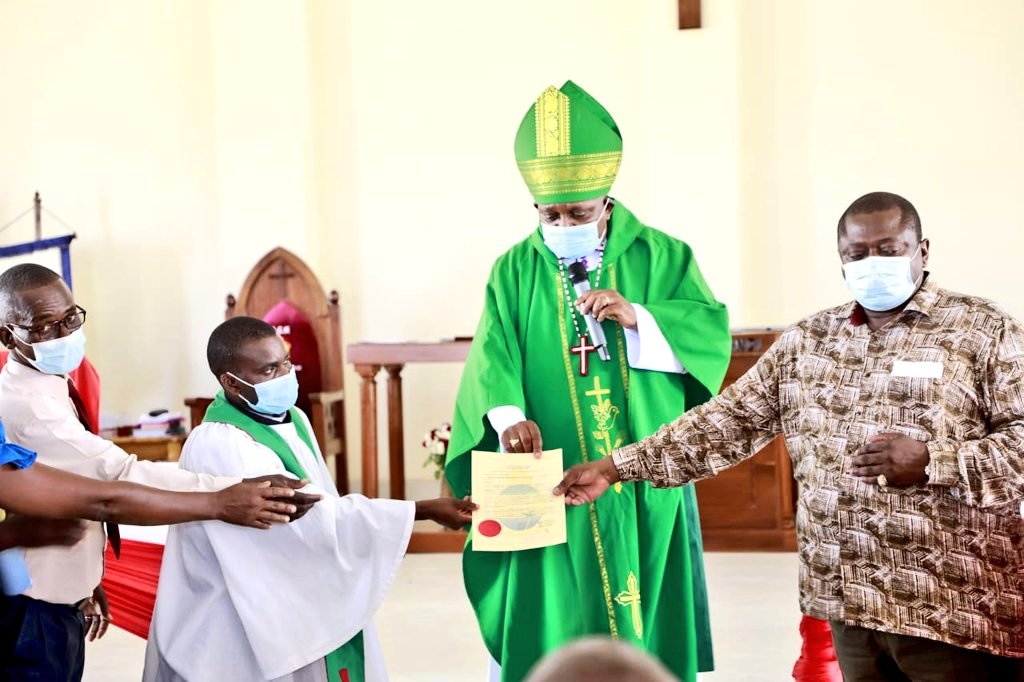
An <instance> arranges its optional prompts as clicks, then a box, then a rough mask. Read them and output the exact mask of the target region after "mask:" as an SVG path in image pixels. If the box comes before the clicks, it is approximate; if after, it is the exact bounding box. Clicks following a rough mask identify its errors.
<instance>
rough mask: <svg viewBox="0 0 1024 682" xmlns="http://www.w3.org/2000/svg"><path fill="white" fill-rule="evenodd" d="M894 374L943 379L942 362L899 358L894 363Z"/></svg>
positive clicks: (896, 375)
mask: <svg viewBox="0 0 1024 682" xmlns="http://www.w3.org/2000/svg"><path fill="white" fill-rule="evenodd" d="M892 376H894V377H915V378H920V379H941V378H942V363H941V362H934V361H923V362H911V361H909V360H897V361H895V362H894V363H893V364H892Z"/></svg>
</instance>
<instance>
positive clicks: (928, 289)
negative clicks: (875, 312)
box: [840, 270, 939, 327]
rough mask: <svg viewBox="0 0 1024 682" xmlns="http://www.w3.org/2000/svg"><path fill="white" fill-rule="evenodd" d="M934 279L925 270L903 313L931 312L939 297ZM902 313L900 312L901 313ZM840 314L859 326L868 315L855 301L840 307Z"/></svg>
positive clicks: (864, 321)
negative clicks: (922, 279) (922, 278)
mask: <svg viewBox="0 0 1024 682" xmlns="http://www.w3.org/2000/svg"><path fill="white" fill-rule="evenodd" d="M934 280H935V278H934V277H932V276H931V273H930V272H928V271H927V270H925V272H924V282H922V283H921V286H920V288H918V290H917V291H916V292H914V295H913V296H911V297H910V301H909V302H908V303H907V307H906V308H904V309H903V313H906V312H915V313H919V314H921V315H923V316H925V317H928V316H929V315H930V314H931V310H932V308H933V307H934V306H935V301H936V300H937V299H938V297H939V288H938V287H937V286H936V285H935V281H934ZM903 313H900V314H901V315H902V314H903ZM840 314H841V315H842V316H843V317H845V318H847V319H849V320H850V324H851V325H853V326H854V327H860V326H861V325H865V324H867V323H868V317H867V314H866V313H865V312H864V308H863V307H861V304H860V303H857V302H856V301H852V302H850V303H847V304H846V305H845V306H843V308H840Z"/></svg>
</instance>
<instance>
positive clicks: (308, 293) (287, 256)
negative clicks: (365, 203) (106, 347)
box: [185, 247, 349, 495]
mask: <svg viewBox="0 0 1024 682" xmlns="http://www.w3.org/2000/svg"><path fill="white" fill-rule="evenodd" d="M240 315H246V316H249V317H258V318H260V319H266V320H267V321H268V322H270V323H271V324H275V319H278V320H280V319H289V320H295V321H296V322H297V323H298V324H297V325H293V324H287V325H280V324H275V326H277V327H278V330H279V332H281V335H282V336H283V337H284V338H285V341H286V342H289V341H290V336H293V335H294V337H295V342H293V343H292V355H293V361H296V363H297V364H296V369H297V371H298V373H299V393H300V395H299V402H298V406H299V407H300V408H302V409H303V410H304V411H305V412H306V414H307V415H308V416H309V420H310V422H311V423H312V425H313V432H314V434H315V435H316V439H317V443H318V444H319V445H320V450H321V451H322V452H323V454H324V459H325V461H326V462H327V464H328V467H330V464H331V462H332V460H333V462H334V470H335V483H336V485H337V488H338V492H339V493H341V494H342V495H344V494H346V493H348V492H349V480H348V461H347V453H348V449H347V446H346V437H345V379H344V373H343V369H344V365H343V362H342V350H341V349H342V345H341V310H340V307H339V305H338V292H337V291H333V290H332V291H331V292H330V293H327V294H325V293H324V289H323V287H322V286H321V285H320V282H319V280H317V278H316V275H314V274H313V271H312V270H310V269H309V267H308V266H307V265H306V264H305V263H304V262H303V261H302V260H301V259H300V258H299V257H298V256H296V255H295V254H293V253H291V252H290V251H288V250H286V249H283V248H281V247H278V248H276V249H274V250H273V251H271V252H270V253H268V254H267V255H265V256H264V257H263V258H261V259H260V261H259V262H258V263H257V264H256V266H255V267H254V268H253V269H252V270H251V271H250V272H249V276H248V277H246V279H245V283H244V284H243V285H242V289H241V291H240V292H239V294H238V298H237V299H236V298H235V297H234V296H232V295H231V294H228V296H227V310H226V311H225V315H224V316H225V318H226V319H227V318H232V317H236V316H240ZM282 316H284V318H282ZM303 334H305V335H306V336H308V335H310V334H311V336H312V345H313V346H315V350H311V346H310V345H309V344H308V343H303V345H302V349H303V350H305V351H306V352H311V353H312V354H311V356H310V357H308V358H306V359H305V361H304V362H303V363H302V364H303V365H304V366H300V365H299V363H298V359H297V356H298V354H299V350H300V347H299V346H298V345H297V343H298V342H299V341H306V342H308V341H309V339H308V338H305V337H302V336H301V335H303ZM303 369H305V370H306V374H305V375H304V374H303ZM310 387H312V388H313V390H310ZM211 402H212V399H211V398H188V399H186V400H185V405H186V406H188V408H189V410H190V414H191V419H192V425H193V426H195V425H197V424H199V423H200V422H201V421H202V419H203V415H204V414H205V413H206V408H207V407H209V405H210V403H211Z"/></svg>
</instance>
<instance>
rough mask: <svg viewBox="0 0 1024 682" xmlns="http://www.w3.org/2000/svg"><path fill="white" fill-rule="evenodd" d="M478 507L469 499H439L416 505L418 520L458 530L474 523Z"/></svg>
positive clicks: (422, 501) (423, 501)
mask: <svg viewBox="0 0 1024 682" xmlns="http://www.w3.org/2000/svg"><path fill="white" fill-rule="evenodd" d="M475 509H477V505H476V504H474V502H473V500H471V499H469V497H464V498H462V499H461V500H460V499H458V498H454V497H438V498H436V499H433V500H420V501H419V502H417V503H416V518H417V519H430V520H431V521H434V522H436V523H438V524H440V525H442V526H444V527H445V528H449V529H451V530H458V529H459V528H462V527H463V526H465V525H467V524H469V523H471V522H472V521H473V511H474V510H475Z"/></svg>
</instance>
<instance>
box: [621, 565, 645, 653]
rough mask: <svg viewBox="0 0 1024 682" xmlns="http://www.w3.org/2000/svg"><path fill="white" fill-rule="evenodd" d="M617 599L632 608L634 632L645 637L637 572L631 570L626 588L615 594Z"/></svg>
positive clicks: (640, 636) (639, 636)
mask: <svg viewBox="0 0 1024 682" xmlns="http://www.w3.org/2000/svg"><path fill="white" fill-rule="evenodd" d="M615 601H616V603H618V604H621V605H622V606H626V607H628V608H629V610H630V615H631V616H632V620H633V632H635V633H636V636H637V638H638V639H643V638H644V615H643V612H642V611H641V610H640V581H639V580H637V579H636V573H633V571H630V572H629V578H627V579H626V589H625V590H623V591H622V592H619V593H618V594H617V595H615Z"/></svg>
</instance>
